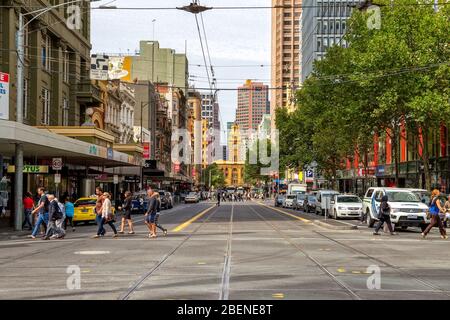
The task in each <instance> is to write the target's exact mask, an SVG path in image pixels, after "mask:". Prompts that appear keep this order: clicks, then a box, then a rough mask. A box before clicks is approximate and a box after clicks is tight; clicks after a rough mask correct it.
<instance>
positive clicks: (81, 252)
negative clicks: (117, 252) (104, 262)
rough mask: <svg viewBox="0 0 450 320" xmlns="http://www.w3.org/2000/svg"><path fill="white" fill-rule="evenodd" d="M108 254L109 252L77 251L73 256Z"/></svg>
mask: <svg viewBox="0 0 450 320" xmlns="http://www.w3.org/2000/svg"><path fill="white" fill-rule="evenodd" d="M110 253H111V252H109V251H77V252H75V254H82V255H90V256H94V255H101V254H110Z"/></svg>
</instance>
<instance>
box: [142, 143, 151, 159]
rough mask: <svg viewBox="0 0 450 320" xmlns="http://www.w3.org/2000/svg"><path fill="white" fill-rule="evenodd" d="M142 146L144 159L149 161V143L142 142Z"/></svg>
mask: <svg viewBox="0 0 450 320" xmlns="http://www.w3.org/2000/svg"><path fill="white" fill-rule="evenodd" d="M142 145H143V147H144V154H143V157H144V159H150V142H144V143H143V144H142Z"/></svg>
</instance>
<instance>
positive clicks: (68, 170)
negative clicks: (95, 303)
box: [0, 0, 142, 228]
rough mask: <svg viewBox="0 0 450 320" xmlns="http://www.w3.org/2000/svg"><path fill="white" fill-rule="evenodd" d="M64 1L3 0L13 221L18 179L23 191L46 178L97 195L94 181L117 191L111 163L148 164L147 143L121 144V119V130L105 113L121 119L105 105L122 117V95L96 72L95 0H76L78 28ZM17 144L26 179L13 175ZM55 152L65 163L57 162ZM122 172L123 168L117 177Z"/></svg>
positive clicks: (1, 145) (59, 188)
mask: <svg viewBox="0 0 450 320" xmlns="http://www.w3.org/2000/svg"><path fill="white" fill-rule="evenodd" d="M61 4H63V1H61V0H54V1H53V0H52V1H44V0H39V1H0V48H1V50H0V72H2V73H4V74H8V75H9V81H10V92H9V98H8V100H9V110H8V111H9V112H8V114H9V115H8V117H6V116H5V117H3V118H2V119H0V180H2V181H4V184H5V183H6V186H4V185H3V186H2V188H4V189H6V191H5V192H6V193H7V194H8V198H9V201H8V204H7V212H8V214H9V213H11V215H10V217H11V221H15V219H14V215H15V214H16V213H15V212H14V201H13V200H14V198H15V192H14V189H15V185H17V184H19V187H20V186H22V187H23V190H22V191H23V192H26V191H31V192H34V191H35V190H36V188H37V187H39V186H43V187H45V188H46V189H47V190H49V192H52V193H55V194H57V195H61V196H66V195H70V196H72V197H73V198H75V199H76V198H77V197H79V196H87V195H91V194H92V193H93V192H94V188H95V186H96V185H100V186H102V187H103V188H104V189H105V190H107V191H110V192H111V193H112V194H114V184H113V175H112V174H109V173H108V172H107V169H108V168H117V167H125V166H130V167H139V166H141V165H142V148H140V147H139V146H135V145H134V146H129V148H122V146H120V136H121V132H120V120H119V121H118V123H119V126H118V127H119V129H118V130H115V128H109V127H108V126H110V125H115V123H113V122H111V121H110V122H108V121H105V120H108V119H107V118H106V117H108V116H111V118H110V119H115V118H114V117H113V114H112V113H107V111H108V110H107V106H108V105H114V107H113V109H114V110H115V111H117V112H118V113H117V114H115V115H114V116H117V119H118V118H119V117H120V110H121V105H122V103H121V100H120V95H119V96H118V100H117V101H114V102H111V101H108V99H109V98H108V88H107V84H106V85H105V86H104V87H103V89H101V88H100V84H99V83H98V82H96V81H91V80H90V65H91V64H90V62H91V61H90V50H91V44H90V8H89V6H90V4H89V2H87V1H82V2H79V3H77V4H78V5H79V6H80V7H81V8H80V9H81V24H80V26H79V27H80V28H78V29H77V28H72V27H69V26H68V25H67V24H66V23H65V21H66V18H67V13H66V9H67V5H61ZM59 5H61V6H59ZM39 8H41V9H48V11H43V12H42V13H43V14H42V15H40V16H39V17H37V16H36V14H31V12H33V11H36V10H38V9H39ZM19 13H21V14H23V15H24V24H25V28H24V47H25V48H24V49H25V50H24V55H25V57H24V61H23V64H24V66H25V67H24V82H23V85H24V86H23V87H24V90H23V92H22V93H19V94H21V95H22V97H23V101H24V104H23V110H22V111H23V115H24V121H23V123H18V122H16V120H17V119H16V112H15V108H16V106H17V91H16V90H15V89H16V88H17V87H18V83H17V73H16V67H17V63H18V61H17V49H18V48H17V42H16V37H17V27H18V20H19ZM31 17H36V18H35V19H34V20H33V21H31V19H30V18H31ZM29 22H30V23H29ZM116 102H117V103H116ZM113 129H114V130H113ZM15 145H20V146H21V147H22V148H23V160H24V167H23V171H22V173H23V181H15V178H16V176H15V172H16V167H15V163H14V157H15V147H14V146H15ZM55 158H56V160H58V161H57V162H58V163H59V164H61V163H62V166H58V167H55V166H54V165H53V164H54V161H55ZM55 168H59V169H55ZM123 179H124V177H123V176H119V182H121V181H122V180H123ZM21 215H22V212H18V213H17V217H19V218H20V216H21ZM17 220H20V219H17ZM17 220H16V223H17ZM17 227H20V226H17V224H16V228H17Z"/></svg>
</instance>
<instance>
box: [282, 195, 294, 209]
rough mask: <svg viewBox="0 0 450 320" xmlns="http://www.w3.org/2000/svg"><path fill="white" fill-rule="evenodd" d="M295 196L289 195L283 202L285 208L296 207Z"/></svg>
mask: <svg viewBox="0 0 450 320" xmlns="http://www.w3.org/2000/svg"><path fill="white" fill-rule="evenodd" d="M295 198H296V195H295V194H288V195H287V196H286V197H285V198H284V201H283V208H292V207H293V205H294V199H295Z"/></svg>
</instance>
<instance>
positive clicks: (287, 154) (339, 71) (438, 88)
mask: <svg viewBox="0 0 450 320" xmlns="http://www.w3.org/2000/svg"><path fill="white" fill-rule="evenodd" d="M382 3H385V4H387V5H386V6H383V7H382V8H381V19H382V20H381V29H379V30H376V29H372V30H371V29H369V28H368V27H367V18H368V16H369V13H366V12H361V11H358V10H354V13H353V14H352V17H351V18H350V19H349V21H348V22H347V26H348V30H347V34H346V35H345V37H344V39H345V40H346V41H347V43H348V47H347V48H343V47H339V46H333V47H331V48H329V49H328V51H327V54H326V56H325V58H324V59H322V60H320V61H316V62H315V64H314V71H313V72H312V74H311V75H310V76H309V77H308V79H307V80H306V81H305V82H304V83H303V86H302V88H301V89H300V90H299V91H298V92H297V101H298V103H297V110H296V111H295V112H294V113H293V114H288V113H287V111H286V110H284V109H281V110H278V111H277V115H276V116H277V127H278V129H279V130H280V156H281V161H280V165H281V167H282V168H284V167H286V166H289V167H299V168H301V167H303V166H305V165H307V164H309V163H310V162H311V161H312V160H316V161H317V163H318V165H319V169H320V170H321V171H322V173H323V174H324V175H325V176H326V177H328V178H329V179H332V180H333V177H335V176H336V171H337V170H339V169H341V168H342V167H343V162H342V161H343V160H344V159H345V158H350V159H351V158H353V157H354V156H355V155H358V159H359V161H360V162H361V165H362V166H364V167H366V166H367V157H366V155H367V154H368V153H370V152H371V151H372V148H373V137H374V135H375V134H377V133H379V134H380V133H383V132H386V133H387V134H388V135H389V136H390V138H391V140H392V141H393V143H394V144H398V143H399V141H400V139H401V130H400V128H401V125H405V127H406V130H407V131H408V132H411V133H413V134H416V135H418V134H419V132H420V133H422V134H423V135H424V138H425V136H426V135H428V134H431V132H433V131H435V130H438V128H439V126H440V125H441V124H442V123H445V124H447V123H448V122H449V119H450V105H449V98H450V45H449V44H450V14H449V13H450V6H442V7H441V8H440V10H439V11H438V12H437V13H436V12H434V10H433V7H432V5H429V6H428V5H427V6H425V5H423V6H416V5H410V4H413V3H414V4H415V3H416V0H398V1H396V2H395V5H394V6H392V7H391V6H390V5H389V3H390V2H389V1H385V0H382ZM402 4H406V5H407V6H405V5H403V6H402ZM419 130H420V131H419ZM424 140H425V141H426V139H424ZM416 141H419V143H420V139H416ZM426 145H427V144H425V146H420V148H421V149H422V152H421V153H420V154H419V152H417V153H418V156H419V158H420V159H422V161H424V162H427V161H428V158H429V152H428V149H427V147H426ZM409 147H411V148H414V149H415V150H417V151H418V150H419V146H418V145H411V146H409ZM394 150H397V148H394ZM393 157H394V163H395V164H396V166H395V167H397V164H398V162H399V154H398V153H397V152H394V154H393ZM425 174H426V179H427V181H429V179H430V175H429V173H428V172H425Z"/></svg>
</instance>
